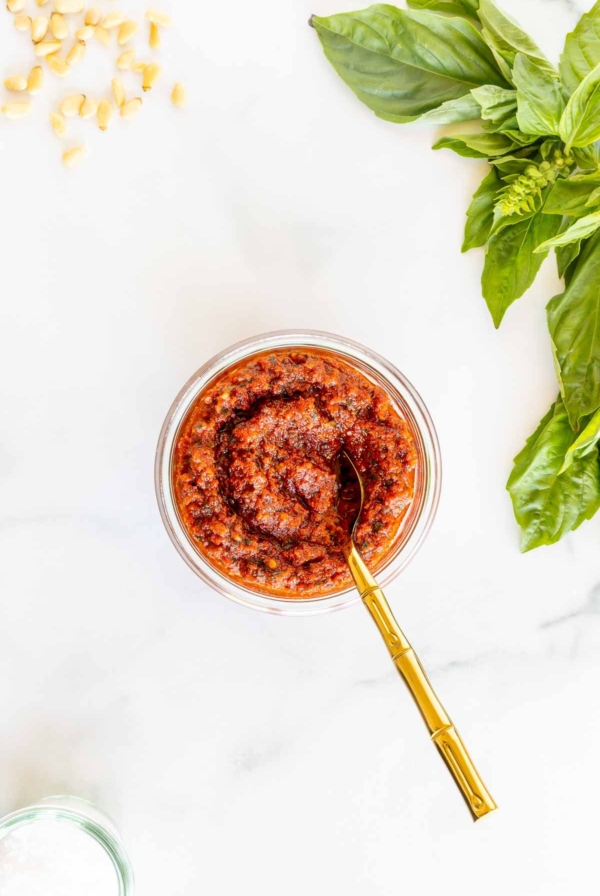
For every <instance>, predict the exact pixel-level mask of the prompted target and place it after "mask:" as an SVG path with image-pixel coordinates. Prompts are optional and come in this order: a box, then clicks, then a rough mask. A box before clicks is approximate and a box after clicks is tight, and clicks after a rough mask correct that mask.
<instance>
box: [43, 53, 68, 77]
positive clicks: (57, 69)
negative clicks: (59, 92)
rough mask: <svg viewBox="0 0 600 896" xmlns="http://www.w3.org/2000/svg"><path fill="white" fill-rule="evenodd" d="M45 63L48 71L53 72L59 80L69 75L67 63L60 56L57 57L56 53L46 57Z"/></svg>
mask: <svg viewBox="0 0 600 896" xmlns="http://www.w3.org/2000/svg"><path fill="white" fill-rule="evenodd" d="M46 62H47V63H48V68H49V69H50V71H53V72H54V74H55V75H57V77H59V78H64V77H65V75H67V74H68V73H69V63H68V62H67V60H66V59H63V58H62V56H59V55H58V53H51V54H50V55H49V56H46Z"/></svg>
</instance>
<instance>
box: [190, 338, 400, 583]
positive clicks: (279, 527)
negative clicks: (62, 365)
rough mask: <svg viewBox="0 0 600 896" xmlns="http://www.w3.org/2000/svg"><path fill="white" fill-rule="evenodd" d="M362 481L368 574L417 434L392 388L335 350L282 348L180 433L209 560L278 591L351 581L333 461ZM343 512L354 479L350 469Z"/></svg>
mask: <svg viewBox="0 0 600 896" xmlns="http://www.w3.org/2000/svg"><path fill="white" fill-rule="evenodd" d="M342 451H346V452H347V453H348V454H349V455H350V456H351V457H352V459H353V461H354V463H355V464H356V467H357V469H358V470H359V471H360V473H361V474H362V476H363V477H364V481H365V491H366V496H365V506H364V508H363V512H362V514H361V521H360V525H359V528H358V533H357V541H358V544H359V547H360V549H361V552H362V554H363V556H364V558H365V560H366V562H367V563H368V564H369V566H370V567H371V568H372V569H377V567H378V566H379V565H380V564H381V563H382V561H383V560H385V558H386V556H388V555H389V553H390V550H391V549H392V548H393V545H394V541H395V538H396V536H397V534H398V530H399V528H400V525H401V522H402V520H403V518H404V516H405V514H406V511H407V509H408V507H409V506H410V504H411V501H412V500H413V496H414V489H415V469H416V463H417V455H416V450H415V444H414V439H413V434H412V433H411V431H410V429H409V426H408V424H407V423H406V421H405V420H403V419H402V418H401V417H400V415H399V413H398V411H397V409H396V407H395V406H394V404H393V403H392V401H391V399H390V397H389V396H388V395H387V393H386V392H385V391H384V390H383V389H382V388H381V387H380V386H379V385H377V384H376V383H374V382H372V381H371V380H370V379H369V378H368V377H367V376H366V374H365V373H363V372H362V371H361V370H359V369H357V368H355V367H353V366H352V365H351V364H350V363H348V362H347V361H345V360H343V359H342V357H341V356H339V355H337V354H336V353H334V352H326V351H317V350H295V351H294V350H278V351H275V352H269V353H264V354H259V355H255V356H253V357H251V358H249V359H246V360H245V361H243V362H241V363H240V364H238V365H236V366H234V367H232V368H229V369H228V370H226V371H225V372H224V373H222V374H221V375H220V376H219V377H218V378H217V379H216V380H214V381H213V382H212V383H210V384H209V385H208V386H207V387H206V388H205V389H204V390H203V391H202V392H201V393H200V395H199V396H198V397H197V399H196V401H195V403H194V405H193V406H192V408H191V410H190V412H189V413H188V415H187V417H186V419H185V421H184V422H183V424H182V426H181V429H180V432H179V434H178V437H177V442H176V448H175V452H174V460H173V488H174V494H175V498H176V501H177V505H178V508H179V514H180V517H181V520H182V522H183V525H184V527H185V529H186V530H187V532H188V534H189V536H190V537H191V539H192V541H193V543H194V544H195V545H197V547H198V550H199V551H200V553H201V554H202V555H204V557H205V558H206V559H207V560H208V561H209V562H210V563H211V564H212V565H213V566H215V567H216V568H217V569H219V570H220V571H221V572H223V573H224V574H225V575H227V576H229V577H230V578H232V579H234V580H237V581H238V582H240V583H242V584H246V585H247V586H249V587H254V588H258V589H260V590H261V591H263V592H268V593H271V594H277V595H279V596H282V597H289V598H294V597H302V598H305V597H307V596H321V595H325V594H328V593H331V592H333V591H336V590H339V589H341V588H344V587H346V586H350V585H351V578H350V575H349V573H348V568H347V565H346V561H345V559H344V555H343V553H342V548H341V546H342V544H343V543H344V540H345V537H346V536H345V534H344V532H343V531H342V529H343V528H346V529H347V527H348V525H349V522H348V518H346V519H340V518H339V516H338V500H339V497H340V495H339V491H340V485H339V484H338V477H337V475H336V463H337V461H338V458H339V457H340V453H341V452H342ZM341 491H342V492H343V499H344V500H343V501H342V502H341V504H340V507H342V506H343V507H344V508H345V515H346V517H351V516H352V515H353V511H354V510H355V509H357V508H358V503H359V494H358V486H357V483H356V482H355V481H354V482H353V481H352V480H351V479H350V478H348V480H347V481H345V480H344V476H343V475H342V482H341Z"/></svg>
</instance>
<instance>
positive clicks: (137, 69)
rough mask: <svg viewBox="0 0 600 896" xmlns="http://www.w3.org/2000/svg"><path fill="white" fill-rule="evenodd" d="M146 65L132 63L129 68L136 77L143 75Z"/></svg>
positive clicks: (145, 63)
mask: <svg viewBox="0 0 600 896" xmlns="http://www.w3.org/2000/svg"><path fill="white" fill-rule="evenodd" d="M147 65H148V63H147V62H134V63H133V64H132V66H131V71H132V72H135V73H136V74H137V75H143V74H144V72H145V71H146V67H147Z"/></svg>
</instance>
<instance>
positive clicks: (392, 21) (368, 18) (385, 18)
mask: <svg viewBox="0 0 600 896" xmlns="http://www.w3.org/2000/svg"><path fill="white" fill-rule="evenodd" d="M311 24H312V25H313V26H314V28H315V29H316V31H317V34H318V36H319V39H320V41H321V44H322V45H323V50H324V52H325V55H326V57H327V58H328V59H329V61H330V62H331V64H332V65H333V67H334V68H335V70H336V71H337V73H338V74H339V75H340V77H341V78H342V79H343V80H344V81H345V82H346V84H347V85H348V86H349V87H350V88H351V89H352V90H353V91H354V93H355V94H356V96H357V97H358V98H359V99H360V100H362V102H363V103H365V104H366V105H367V106H368V107H369V108H370V109H372V111H373V112H375V113H376V114H377V115H380V116H383V117H385V118H386V119H387V120H392V121H398V122H405V121H414V120H415V119H417V118H419V117H420V116H421V115H423V114H425V113H426V112H430V111H431V110H432V109H437V108H438V107H439V106H441V105H442V104H443V103H446V102H448V101H449V100H455V99H458V98H459V97H462V96H464V95H465V94H468V93H469V92H470V91H471V89H472V88H473V87H479V86H481V85H482V84H498V85H499V86H501V87H502V86H505V82H504V79H503V77H502V75H501V74H500V73H499V71H498V69H497V67H496V63H495V60H494V57H493V55H492V53H491V52H490V50H489V49H488V47H487V46H486V44H485V42H484V41H483V39H482V37H481V35H480V34H479V32H478V31H477V30H476V29H475V28H474V26H473V25H472V24H471V23H470V22H468V21H466V20H465V19H459V18H453V19H448V18H444V16H439V15H435V13H431V12H417V11H410V10H405V9H396V7H394V6H385V5H377V6H371V7H369V8H368V9H364V10H360V11H358V12H351V13H342V14H340V15H335V16H330V17H329V18H321V17H319V16H313V17H312V19H311Z"/></svg>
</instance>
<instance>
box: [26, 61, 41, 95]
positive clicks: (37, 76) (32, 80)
mask: <svg viewBox="0 0 600 896" xmlns="http://www.w3.org/2000/svg"><path fill="white" fill-rule="evenodd" d="M43 86H44V69H43V68H42V66H41V65H36V66H35V68H32V69H31V71H30V72H29V77H28V78H27V93H28V94H30V96H35V95H36V93H39V92H40V90H41V89H42V87H43Z"/></svg>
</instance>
